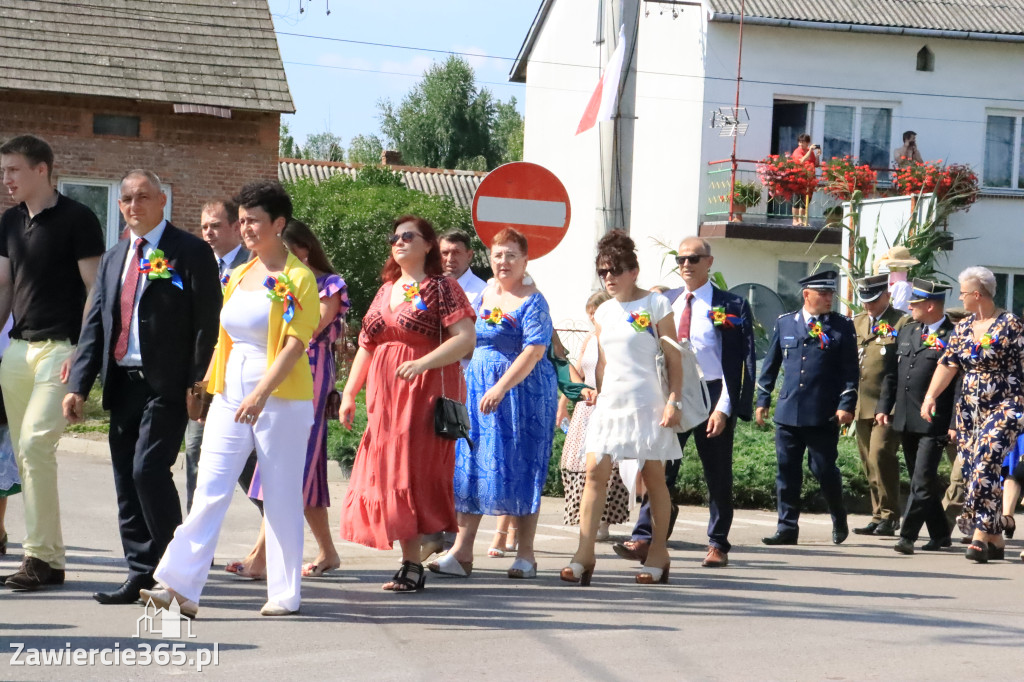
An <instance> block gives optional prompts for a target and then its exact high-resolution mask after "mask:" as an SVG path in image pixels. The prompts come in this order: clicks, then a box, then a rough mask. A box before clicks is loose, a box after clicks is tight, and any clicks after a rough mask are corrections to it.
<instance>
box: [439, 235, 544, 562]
mask: <svg viewBox="0 0 1024 682" xmlns="http://www.w3.org/2000/svg"><path fill="white" fill-rule="evenodd" d="M526 262H527V241H526V237H524V236H523V235H522V234H520V233H519V232H517V231H515V230H513V229H511V228H508V229H505V230H502V231H501V232H499V233H498V234H497V235H495V237H494V240H493V241H492V243H491V269H492V270H493V271H494V276H495V282H494V284H492V285H491V286H489V287H488V288H487V289H486V290H485V291H484V293H483V298H482V301H481V304H480V310H478V311H477V312H478V317H477V322H476V334H477V337H476V350H475V351H474V352H473V359H472V360H471V361H470V363H469V367H468V368H467V370H466V385H467V388H468V399H467V401H466V404H467V407H468V409H469V421H470V426H471V428H470V439H471V440H472V441H473V444H472V446H470V445H469V444H468V443H467V442H466V441H464V440H461V441H459V443H458V446H457V450H456V454H455V509H456V511H457V512H458V524H459V533H458V536H457V537H456V539H455V545H454V546H453V547H452V548H451V550H449V551H448V553H447V554H445V555H444V556H442V557H440V558H439V559H438V560H437V561H434V562H431V563H430V564H429V565H428V568H429V569H430V570H432V571H434V572H435V573H441V574H444V575H454V576H460V577H465V576H468V575H469V574H470V572H471V571H472V569H473V542H474V540H475V539H476V533H477V529H478V528H479V526H480V518H481V516H482V515H483V514H492V515H508V516H514V517H517V522H516V526H517V528H518V531H519V546H518V551H517V554H516V560H515V561H514V562H513V563H512V566H511V567H510V568H509V570H508V577H509V578H535V577H536V576H537V561H536V560H535V558H534V552H533V538H534V535H535V534H536V532H537V513H538V512H539V511H540V498H541V491H542V490H543V488H544V481H545V480H547V474H548V460H549V459H550V458H551V443H552V441H553V440H554V424H555V411H556V410H557V407H558V381H557V378H556V376H555V369H554V366H553V365H552V364H551V363H550V362H549V361H548V360H547V358H546V357H545V355H546V353H547V349H548V345H549V344H550V343H551V335H552V332H553V331H554V328H553V326H552V324H551V315H550V313H549V312H548V303H547V301H546V300H545V299H544V297H543V296H542V295H541V294H540V292H538V291H537V289H536V288H535V287H534V286H533V285H532V284H524V282H523V279H524V277H525V276H526Z"/></svg>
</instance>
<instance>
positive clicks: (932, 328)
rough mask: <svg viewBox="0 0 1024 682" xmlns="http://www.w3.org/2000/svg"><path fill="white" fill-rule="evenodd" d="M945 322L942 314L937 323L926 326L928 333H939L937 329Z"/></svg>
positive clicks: (944, 316)
mask: <svg viewBox="0 0 1024 682" xmlns="http://www.w3.org/2000/svg"><path fill="white" fill-rule="evenodd" d="M945 321H946V315H945V314H943V315H942V317H941V318H939V321H938V322H934V323H932V324H930V325H928V333H929V334H934V333H935V332H937V331H939V327H941V326H942V323H943V322H945Z"/></svg>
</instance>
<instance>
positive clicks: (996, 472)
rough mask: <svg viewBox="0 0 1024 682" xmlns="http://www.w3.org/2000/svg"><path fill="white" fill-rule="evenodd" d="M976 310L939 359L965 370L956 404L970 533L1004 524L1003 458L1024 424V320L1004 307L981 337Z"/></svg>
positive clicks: (961, 522)
mask: <svg viewBox="0 0 1024 682" xmlns="http://www.w3.org/2000/svg"><path fill="white" fill-rule="evenodd" d="M973 322H974V315H969V316H968V317H966V318H965V319H963V320H961V321H960V323H959V324H957V326H956V330H955V331H954V332H953V335H952V336H951V337H950V339H949V345H948V347H947V348H946V353H945V354H944V355H943V356H942V359H941V360H940V362H941V363H942V364H944V365H949V366H952V367H958V368H960V369H962V370H963V372H964V378H963V385H962V390H961V394H960V402H959V403H957V406H956V431H957V452H958V453H959V454H960V456H961V457H962V458H963V462H964V478H966V479H967V492H966V494H965V495H964V508H963V513H962V514H961V515H960V518H959V519H957V526H958V527H959V528H960V530H961V532H963V533H964V534H965V535H969V534H970V533H972V532H973V531H974V529H975V528H978V529H980V530H982V531H983V532H985V533H999V532H1000V531H1002V529H1003V511H1002V498H1003V486H1002V483H1001V482H1000V473H1001V470H1002V465H1003V458H1004V457H1005V456H1006V454H1007V452H1008V451H1009V450H1010V449H1011V448H1012V447H1013V445H1014V443H1015V442H1016V440H1017V436H1018V435H1019V434H1020V433H1021V431H1022V429H1024V423H1022V418H1024V394H1022V390H1024V384H1022V379H1024V376H1022V373H1024V323H1021V320H1020V318H1019V317H1017V316H1016V315H1013V314H1011V313H1007V312H1003V313H1000V314H999V316H998V317H996V319H995V321H994V322H993V323H992V326H991V327H990V328H989V332H988V334H986V335H985V338H984V339H983V341H982V343H975V342H974V337H973V335H972V333H971V324H972V323H973Z"/></svg>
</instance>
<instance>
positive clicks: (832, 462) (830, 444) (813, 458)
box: [775, 422, 846, 531]
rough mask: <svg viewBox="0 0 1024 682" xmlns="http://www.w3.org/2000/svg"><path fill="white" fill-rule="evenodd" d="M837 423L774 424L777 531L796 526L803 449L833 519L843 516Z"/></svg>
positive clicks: (842, 518)
mask: <svg viewBox="0 0 1024 682" xmlns="http://www.w3.org/2000/svg"><path fill="white" fill-rule="evenodd" d="M838 446H839V425H838V424H837V423H834V422H830V423H828V424H825V425H823V426H786V425H784V424H776V425H775V458H776V460H777V462H778V467H779V468H778V473H777V474H776V476H775V489H776V491H777V492H778V497H779V525H778V529H779V530H780V531H788V530H797V529H798V528H799V521H800V492H801V489H802V488H803V483H804V452H807V458H808V464H809V466H810V468H811V473H812V474H813V475H814V477H815V478H816V479H818V483H819V484H820V485H821V493H822V495H824V496H825V502H826V503H827V504H828V510H829V512H830V513H831V514H832V522H833V523H836V522H839V521H845V520H846V507H845V505H844V504H843V475H842V474H841V473H840V472H839V467H838V466H836V460H837V459H839V448H838Z"/></svg>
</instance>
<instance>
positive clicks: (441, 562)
mask: <svg viewBox="0 0 1024 682" xmlns="http://www.w3.org/2000/svg"><path fill="white" fill-rule="evenodd" d="M427 568H429V569H430V572H431V573H439V574H441V575H450V576H454V577H456V578H468V577H469V574H470V573H472V572H473V562H472V561H459V560H458V559H456V558H455V555H454V554H452V553H451V552H448V553H447V554H445V555H443V556H440V557H438V558H437V560H436V561H431V562H430V563H429V564H427Z"/></svg>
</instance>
